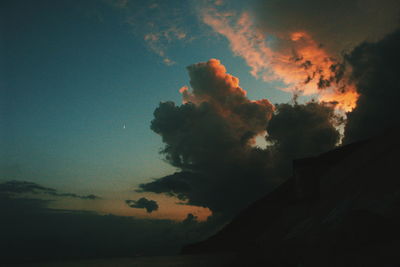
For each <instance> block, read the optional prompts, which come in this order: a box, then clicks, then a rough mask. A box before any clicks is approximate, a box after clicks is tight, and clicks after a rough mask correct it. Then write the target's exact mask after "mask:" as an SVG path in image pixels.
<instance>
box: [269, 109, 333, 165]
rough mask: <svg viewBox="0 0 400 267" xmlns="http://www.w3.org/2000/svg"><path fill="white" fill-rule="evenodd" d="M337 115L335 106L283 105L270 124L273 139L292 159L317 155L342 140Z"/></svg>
mask: <svg viewBox="0 0 400 267" xmlns="http://www.w3.org/2000/svg"><path fill="white" fill-rule="evenodd" d="M334 118H335V115H334V113H333V109H332V107H330V106H327V105H322V104H318V103H315V102H311V103H308V104H306V105H298V104H295V105H289V104H279V105H277V114H276V115H275V116H273V117H272V119H271V121H270V123H269V126H268V133H269V140H271V141H275V142H276V146H277V149H278V150H279V151H280V153H283V154H284V155H285V157H287V158H289V159H296V158H301V157H307V156H312V155H317V154H318V153H321V152H323V151H328V150H330V149H332V148H333V147H334V146H335V145H336V144H337V143H338V141H339V138H340V135H339V133H338V131H337V130H336V129H335V127H334V125H333V120H334Z"/></svg>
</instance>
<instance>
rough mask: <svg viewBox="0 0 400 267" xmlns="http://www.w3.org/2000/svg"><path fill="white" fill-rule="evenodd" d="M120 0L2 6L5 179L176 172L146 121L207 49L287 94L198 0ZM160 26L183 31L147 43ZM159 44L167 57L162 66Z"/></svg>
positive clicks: (103, 190)
mask: <svg viewBox="0 0 400 267" xmlns="http://www.w3.org/2000/svg"><path fill="white" fill-rule="evenodd" d="M124 3H125V2H124V1H85V2H82V1H18V0H16V1H6V2H5V3H3V4H2V5H3V7H2V8H1V9H2V13H3V14H2V15H1V17H2V37H1V39H2V41H1V42H2V43H1V58H2V61H3V66H2V68H3V70H2V71H1V73H2V76H3V77H2V83H1V84H0V86H1V87H2V88H1V90H2V95H3V96H4V97H2V99H3V103H2V106H3V110H4V111H5V112H4V114H5V116H3V117H2V121H1V124H2V125H1V128H2V140H1V142H2V144H1V146H2V147H3V149H2V150H1V151H2V152H1V153H2V155H1V166H0V167H1V177H0V179H1V180H2V181H6V180H12V179H16V180H26V181H33V182H37V183H39V184H43V185H46V186H51V187H55V188H58V189H62V190H66V191H74V192H77V193H95V194H100V195H103V196H104V195H106V196H107V195H109V196H112V195H113V194H118V192H119V191H121V192H125V193H126V194H128V193H129V194H132V195H134V194H135V193H132V191H130V190H132V189H133V188H134V187H135V186H136V185H137V184H139V183H143V182H147V181H150V180H151V179H152V178H157V177H161V176H163V175H167V174H170V173H173V172H174V171H175V169H174V168H173V167H171V166H169V165H168V164H167V163H165V162H164V161H163V160H162V155H159V153H158V152H159V150H160V149H161V148H162V142H161V138H160V137H159V136H158V135H156V134H155V133H153V132H152V131H151V130H150V121H151V120H152V117H153V111H154V109H155V108H156V107H157V105H158V104H159V102H160V101H168V100H172V101H174V102H176V103H180V102H181V96H180V94H179V92H178V91H179V89H180V88H181V87H182V86H184V85H189V78H188V75H187V73H186V66H188V65H190V64H194V63H197V62H202V61H207V60H208V59H210V58H218V59H220V60H221V62H222V63H223V64H224V65H225V66H226V68H227V70H228V72H229V73H231V74H232V75H234V76H237V77H239V79H240V83H241V86H242V87H243V88H244V89H246V90H247V92H248V96H249V98H250V99H260V98H268V99H270V100H271V102H273V103H276V102H287V101H289V100H290V95H289V94H287V93H283V92H281V91H279V90H275V89H273V86H274V85H276V84H267V83H265V82H263V81H261V80H257V79H256V78H254V77H253V76H251V75H250V74H249V71H250V68H249V67H248V66H247V65H246V64H245V62H244V60H243V59H242V58H240V57H236V56H234V55H233V53H232V52H231V50H230V49H229V44H228V41H227V40H226V39H224V37H221V36H218V35H216V34H215V33H214V32H212V30H211V29H210V28H209V27H208V26H207V25H204V24H202V22H201V21H200V20H199V19H198V18H197V17H196V8H197V5H196V4H195V3H196V2H191V1H188V2H185V5H187V6H185V7H182V1H175V2H172V1H171V2H170V1H168V3H169V4H168V6H161V5H165V3H163V2H160V3H158V6H157V5H154V6H152V7H150V6H151V3H150V2H147V1H142V2H140V1H136V2H135V3H134V4H136V6H135V5H133V7H132V6H131V7H129V6H127V5H124ZM157 8H158V9H161V10H162V14H163V16H165V18H164V17H157V16H156V15H157V14H161V13H154V12H156V11H154V9H157ZM183 8H184V10H185V11H184V12H183ZM152 12H153V13H152ZM154 14H156V15H154ZM176 16H178V17H179V19H177V20H172V19H170V18H171V17H176ZM164 19H165V20H166V21H167V22H168V20H169V23H166V22H165V21H162V20H164ZM148 25H153V26H148ZM154 25H155V26H154ZM157 25H158V26H157ZM148 27H151V28H150V31H149V28H148ZM164 27H177V28H179V29H180V28H182V29H183V30H184V32H185V37H184V38H183V39H179V38H175V39H174V38H173V36H172V37H171V38H170V39H161V40H160V41H159V42H158V43H156V44H155V45H156V47H155V48H154V46H153V47H152V46H151V44H150V43H149V42H146V41H145V36H146V34H148V33H149V32H155V31H156V30H160V31H162V30H164ZM156 49H161V50H162V51H163V53H164V54H165V55H164V56H165V57H168V58H170V59H171V60H172V61H173V62H175V63H174V64H172V65H167V64H164V63H163V58H162V56H160V54H159V53H158V52H157V51H155V50H156ZM124 125H125V128H124Z"/></svg>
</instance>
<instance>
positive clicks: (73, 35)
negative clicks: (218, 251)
mask: <svg viewBox="0 0 400 267" xmlns="http://www.w3.org/2000/svg"><path fill="white" fill-rule="evenodd" d="M0 8H1V9H0V10H1V11H0V12H1V15H0V21H1V26H0V60H1V63H2V64H1V65H0V89H1V117H0V128H1V139H0V142H1V143H0V146H1V149H0V151H1V152H0V155H1V157H0V208H1V207H2V208H4V209H7V212H9V213H6V214H9V215H7V216H5V217H8V218H11V219H10V222H9V223H10V225H14V223H15V221H18V222H21V223H22V221H21V220H19V219H18V218H19V216H22V214H24V212H26V211H30V212H32V214H33V215H32V214H31V215H32V216H33V217H32V218H33V219H32V220H33V221H35V220H37V221H35V222H37V225H40V227H43V229H44V230H43V231H44V232H45V234H43V236H45V235H47V234H49V236H51V237H52V235H53V233H52V232H47V226H46V223H48V221H49V220H47V219H46V220H45V219H43V218H45V217H41V214H42V213H43V214H46V216H50V217H52V216H54V218H59V216H61V217H63V216H66V218H69V219H71V218H77V221H79V220H80V219H82V218H86V219H82V220H83V221H82V225H85V224H86V223H88V225H91V224H92V221H90V220H94V221H98V222H99V223H98V225H99V227H100V228H101V227H103V226H104V229H107V231H108V229H113V230H115V229H116V230H118V231H121V232H122V234H121V235H122V236H123V233H124V231H125V230H124V229H127V230H126V231H130V229H132V228H131V226H130V223H127V224H125V222H128V221H125V220H130V221H129V222H133V223H134V224H135V225H136V226H134V231H133V232H131V233H130V234H131V235H133V236H135V235H136V234H138V235H140V236H141V237H142V238H143V240H144V241H143V242H144V243H146V242H147V243H146V244H148V247H147V248H148V250H152V249H153V247H152V246H154V244H155V243H154V242H153V240H158V241H159V240H161V239H162V240H164V239H163V238H164V237H163V236H162V235H163V234H164V233H165V232H171V237H170V239H171V240H179V242H175V241H173V242H172V243H173V244H175V245H176V246H175V247H174V249H175V252H176V251H178V247H179V245H181V244H183V243H184V242H186V241H188V240H190V241H199V240H201V239H202V238H204V237H205V236H209V235H210V234H212V233H214V232H215V231H216V230H217V229H219V228H218V227H221V226H222V225H224V224H226V223H227V222H229V221H230V220H231V219H232V218H234V217H235V216H236V215H237V214H238V213H239V212H240V211H241V210H243V209H244V208H246V207H247V206H248V205H250V204H251V203H253V202H254V201H256V200H257V199H260V198H261V197H263V196H265V194H267V193H268V192H271V191H272V190H273V189H274V188H276V187H277V186H278V185H279V184H281V183H282V182H283V181H285V180H286V179H287V178H288V177H290V176H291V175H292V162H293V160H294V159H299V158H305V157H310V156H316V155H319V154H321V153H324V152H327V151H330V150H332V149H335V148H336V147H338V146H341V145H343V144H349V143H352V142H355V141H359V140H363V139H366V138H370V137H371V136H374V135H378V134H380V133H381V132H383V131H384V130H386V129H389V128H391V127H394V126H396V125H398V124H399V118H400V116H398V115H397V114H398V108H397V107H398V104H397V102H396V101H397V99H398V97H399V92H400V90H398V87H399V86H400V85H399V84H398V73H397V72H398V66H397V65H398V60H397V59H398V45H399V44H398V41H399V40H400V38H399V34H400V32H399V22H400V19H399V18H400V16H399V14H400V4H399V1H398V0H382V1H370V0H338V1H320V0H305V1H299V0H251V1H239V0H231V1H228V0H201V1H197V0H188V1H183V0H177V1H159V0H152V1H145V0H88V1H78V0H73V1H62V0H60V1H50V0H48V1H47V0H40V1H27V0H9V1H2V3H1V4H0ZM396 71H397V72H396ZM2 201H3V203H1V202H2ZM36 211H37V213H35V212H36ZM65 214H67V215H65ZM109 215H111V216H109ZM13 216H14V217H13ZM69 216H70V217H69ZM75 216H76V217H75ZM81 216H83V217H81ZM85 216H86V217H85ZM61 217H60V218H61ZM13 218H17V219H13ZM46 218H47V217H46ZM52 218H53V217H52ZM42 220H44V222H42ZM71 220H72V219H71ZM50 221H51V220H50ZM62 221H63V223H65V224H66V225H67V223H66V221H68V220H64V219H63V220H62ZM83 222H85V223H83ZM89 222H90V223H89ZM108 223H110V225H111V224H112V225H113V227H108V225H109V224H108ZM76 225H77V226H76V227H77V229H79V231H80V230H82V228H80V224H79V223H77V224H76ZM118 225H124V226H121V228H119V226H118ZM114 226H115V227H114ZM21 227H25V226H24V225H23V224H22V226H21ZM74 227H75V226H74ZM135 227H136V228H135ZM165 227H167V228H168V227H172V228H168V229H169V230H165V229H166V228H165ZM100 228H99V229H100ZM15 229H16V232H17V233H19V230H18V228H15ZM49 229H52V228H51V227H50V228H49ZM74 229H75V228H74ZM101 229H103V228H101ZM143 229H146V230H143ZM148 229H150V230H148ZM152 229H153V230H154V233H153V232H152ZM171 229H173V230H171ZM182 229H184V230H185V229H186V230H185V231H187V232H185V233H183V232H182V231H183V230H182ZM199 229H200V230H199ZM0 230H1V227H0ZM3 230H4V229H3ZM71 231H72V232H73V230H71ZM79 231H77V233H78V232H79ZM93 231H94V232H95V231H100V230H98V229H97V228H96V229H95V230H93ZM107 231H106V233H107V234H108V233H110V232H107ZM158 231H159V232H158ZM32 232H33V233H35V231H32ZM148 232H152V233H153V234H154V236H152V237H147V236H146V235H145V234H143V233H148ZM189 232H190V234H188V233H189ZM57 234H58V232H57ZM142 234H143V236H142ZM175 234H176V235H175ZM77 236H78V238H80V235H79V234H77ZM112 236H113V235H112V234H110V235H109V236H108V237H107V238H109V239H110V240H113V238H112ZM177 236H179V237H177ZM187 236H190V238H187ZM24 238H25V236H23V235H22V237H21V240H25V239H24ZM68 238H69V236H68V235H66V237H65V239H63V238H60V240H69V239H68ZM96 238H97V236H96ZM10 240H18V239H16V238H14V236H12V234H10ZM32 240H33V241H32V242H33V243H35V244H36V240H35V235H33V237H32ZM102 240H103V239H102ZM104 240H105V239H104ZM124 240H125V239H124ZM125 241H126V242H127V244H129V243H130V239H128V237H126V240H125ZM125 241H124V242H125ZM158 241H157V242H158ZM71 242H75V241H71ZM140 242H141V241H140ZM140 242H139V241H137V242H136V243H135V245H137V246H139V247H140V246H141V243H140ZM89 243H90V242H89ZM94 243H96V244H97V241H96V242H94ZM111 243H112V242H111ZM178 243H179V244H178ZM43 244H46V245H47V243H43ZM65 244H67V245H68V244H69V243H68V242H67V241H66V243H65ZM113 244H114V243H113ZM115 244H116V243H115ZM157 244H158V243H157ZM0 245H1V244H0ZM164 245H165V244H164ZM7 246H8V244H6V245H5V247H7ZM27 246H28V245H27ZM88 246H91V244H89V245H88ZM16 247H18V246H16ZM164 247H165V246H164ZM164 247H163V245H161V244H160V246H159V248H162V249H159V248H158V249H157V251H164ZM118 248H119V245H115V249H116V250H115V251H119V250H118ZM0 249H1V246H0ZM171 249H172V248H171ZM139 250H140V249H139ZM113 251H114V250H113ZM164 252H165V251H164ZM32 253H33V252H32ZM110 253H111V252H110ZM113 253H114V252H112V253H111V254H112V255H117V254H115V253H114V254H113ZM111 254H110V255H111ZM150 254H151V253H150ZM118 255H119V254H118ZM121 255H125V254H123V253H122V254H121Z"/></svg>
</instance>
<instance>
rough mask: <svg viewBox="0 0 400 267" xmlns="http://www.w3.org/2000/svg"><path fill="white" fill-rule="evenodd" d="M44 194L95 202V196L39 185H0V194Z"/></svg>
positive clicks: (11, 182) (18, 183)
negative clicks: (60, 190)
mask: <svg viewBox="0 0 400 267" xmlns="http://www.w3.org/2000/svg"><path fill="white" fill-rule="evenodd" d="M26 193H31V194H44V195H50V196H55V197H72V198H79V199H89V200H95V199H99V198H100V197H99V196H96V195H92V194H91V195H77V194H74V193H65V192H59V191H57V190H56V189H54V188H49V187H44V186H41V185H39V184H36V183H33V182H27V181H6V182H3V183H1V184H0V194H26Z"/></svg>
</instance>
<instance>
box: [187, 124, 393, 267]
mask: <svg viewBox="0 0 400 267" xmlns="http://www.w3.org/2000/svg"><path fill="white" fill-rule="evenodd" d="M399 137H400V131H398V130H391V131H388V132H386V133H385V134H383V135H381V136H378V137H375V138H372V139H369V140H366V141H362V142H358V143H353V144H350V145H347V146H343V147H340V148H338V149H335V150H333V151H330V152H328V153H324V154H322V155H319V156H317V157H312V158H306V159H301V160H295V161H294V163H293V176H292V177H291V178H290V179H288V180H287V181H286V182H285V183H283V184H282V185H280V186H279V187H278V188H276V189H275V190H274V191H273V192H272V193H270V194H268V195H267V196H265V197H264V198H263V199H260V200H259V201H257V202H256V203H254V204H253V205H251V206H250V207H249V208H248V209H246V210H244V211H243V212H242V213H241V214H240V215H239V216H238V217H237V218H236V219H234V220H233V221H232V222H231V223H230V224H228V225H227V226H226V227H225V228H224V229H222V230H221V231H220V232H219V233H217V234H216V235H214V236H212V237H211V238H209V239H208V240H205V241H203V242H200V243H196V244H192V245H189V246H186V247H184V248H183V253H184V254H195V253H221V252H234V253H235V254H236V255H237V256H236V258H235V260H233V261H232V262H230V263H229V264H228V265H227V266H271V267H272V266H282V267H283V266H285V267H286V266H303V267H308V266H318V267H321V266H324V267H329V266H338V267H339V266H340V267H343V266H351V267H356V266H377V267H378V266H379V267H383V266H400V174H399V170H400V141H399Z"/></svg>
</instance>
